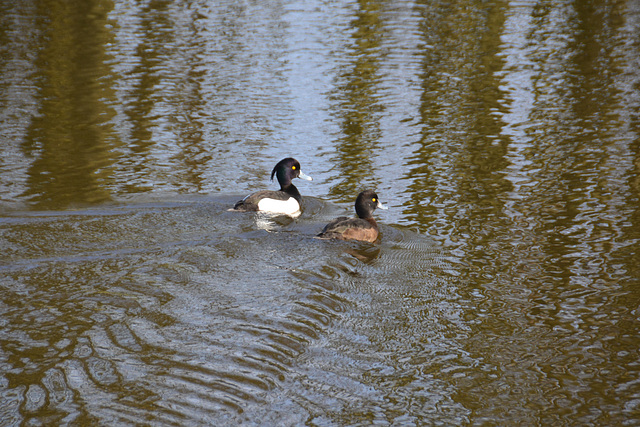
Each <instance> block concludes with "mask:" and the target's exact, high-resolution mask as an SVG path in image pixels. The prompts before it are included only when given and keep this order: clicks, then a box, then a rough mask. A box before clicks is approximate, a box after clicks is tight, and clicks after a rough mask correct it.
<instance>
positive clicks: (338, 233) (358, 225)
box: [317, 190, 387, 242]
mask: <svg viewBox="0 0 640 427" xmlns="http://www.w3.org/2000/svg"><path fill="white" fill-rule="evenodd" d="M376 208H380V209H387V207H386V206H385V205H383V204H382V203H381V202H380V199H379V198H378V195H377V194H376V193H375V191H373V190H365V191H363V192H362V193H360V194H358V198H356V214H357V218H347V217H345V216H341V217H339V218H336V219H334V220H333V221H331V222H330V223H329V224H327V225H326V226H325V227H324V229H323V230H322V233H320V234H318V236H317V237H320V238H322V239H340V240H361V241H364V242H375V241H376V240H377V239H378V234H379V231H378V224H377V223H376V220H375V219H373V216H372V215H371V214H372V213H373V211H374V210H375V209H376Z"/></svg>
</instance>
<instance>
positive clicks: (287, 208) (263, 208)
mask: <svg viewBox="0 0 640 427" xmlns="http://www.w3.org/2000/svg"><path fill="white" fill-rule="evenodd" d="M274 175H275V176H276V177H277V178H278V182H279V183H280V190H278V191H272V190H263V191H258V192H257V193H253V194H250V195H248V196H247V197H245V198H244V199H242V200H240V201H239V202H238V203H236V204H235V206H234V207H233V210H235V211H240V212H255V211H260V212H268V213H272V214H282V215H289V216H294V217H295V216H298V215H300V213H301V206H302V196H301V195H300V192H299V191H298V189H297V188H296V186H295V185H293V184H292V183H291V181H292V180H293V179H294V178H301V179H305V180H307V181H311V180H312V178H311V177H310V176H308V175H305V174H304V173H302V171H301V170H300V162H298V161H297V160H296V159H293V158H291V157H287V158H286V159H282V160H280V161H279V162H278V164H276V165H275V167H274V168H273V171H271V180H272V181H273V176H274Z"/></svg>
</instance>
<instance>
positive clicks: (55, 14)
mask: <svg viewBox="0 0 640 427" xmlns="http://www.w3.org/2000/svg"><path fill="white" fill-rule="evenodd" d="M38 7H39V9H38V16H39V19H38V20H37V21H36V22H37V26H38V27H39V29H40V32H41V46H42V48H41V49H40V50H39V51H38V58H37V60H36V66H37V73H36V75H35V76H34V80H35V82H36V86H37V89H38V92H37V95H36V99H37V101H38V103H39V111H38V114H37V116H35V117H33V119H32V121H31V125H30V126H29V129H28V131H27V134H26V136H25V140H24V143H23V146H22V148H23V150H24V152H25V154H26V155H28V156H33V157H35V160H34V162H33V163H32V165H31V167H30V168H29V171H28V175H29V177H28V180H27V185H28V189H27V190H26V191H25V195H26V196H28V197H30V199H31V200H32V201H34V202H35V207H36V208H38V209H51V208H62V207H65V206H69V205H74V204H85V203H96V202H101V201H104V200H108V199H109V198H110V194H109V191H108V182H109V181H110V179H111V172H110V166H111V165H112V164H113V163H114V162H115V158H114V152H113V151H112V149H113V147H114V146H115V145H117V142H116V140H115V139H114V138H113V136H112V129H111V124H110V120H111V119H112V118H113V116H114V111H113V110H112V109H111V108H110V107H109V106H108V102H109V101H110V100H112V99H113V98H114V93H113V90H112V88H111V86H112V84H111V82H110V75H111V73H110V68H109V66H108V65H107V64H108V61H109V57H108V56H107V55H106V54H105V50H104V49H105V46H106V45H107V44H109V43H111V42H112V35H111V33H110V30H109V27H108V20H107V13H108V12H109V10H111V9H112V7H113V4H112V3H111V2H108V1H84V0H83V1H70V2H56V1H52V2H41V3H39V4H38Z"/></svg>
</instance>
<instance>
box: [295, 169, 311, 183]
mask: <svg viewBox="0 0 640 427" xmlns="http://www.w3.org/2000/svg"><path fill="white" fill-rule="evenodd" d="M298 178H301V179H304V180H306V181H313V178H311V177H310V176H309V175H305V174H304V173H303V172H302V171H300V175H298Z"/></svg>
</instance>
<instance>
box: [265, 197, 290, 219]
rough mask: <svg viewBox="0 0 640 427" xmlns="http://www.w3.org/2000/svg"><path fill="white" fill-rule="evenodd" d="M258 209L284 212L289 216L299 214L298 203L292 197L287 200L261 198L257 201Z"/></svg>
mask: <svg viewBox="0 0 640 427" xmlns="http://www.w3.org/2000/svg"><path fill="white" fill-rule="evenodd" d="M258 209H259V210H261V211H263V212H271V213H278V214H285V215H290V216H298V215H300V213H301V212H300V205H299V204H298V201H297V200H296V199H294V198H293V197H289V199H288V200H275V199H262V200H260V201H259V202H258Z"/></svg>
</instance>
